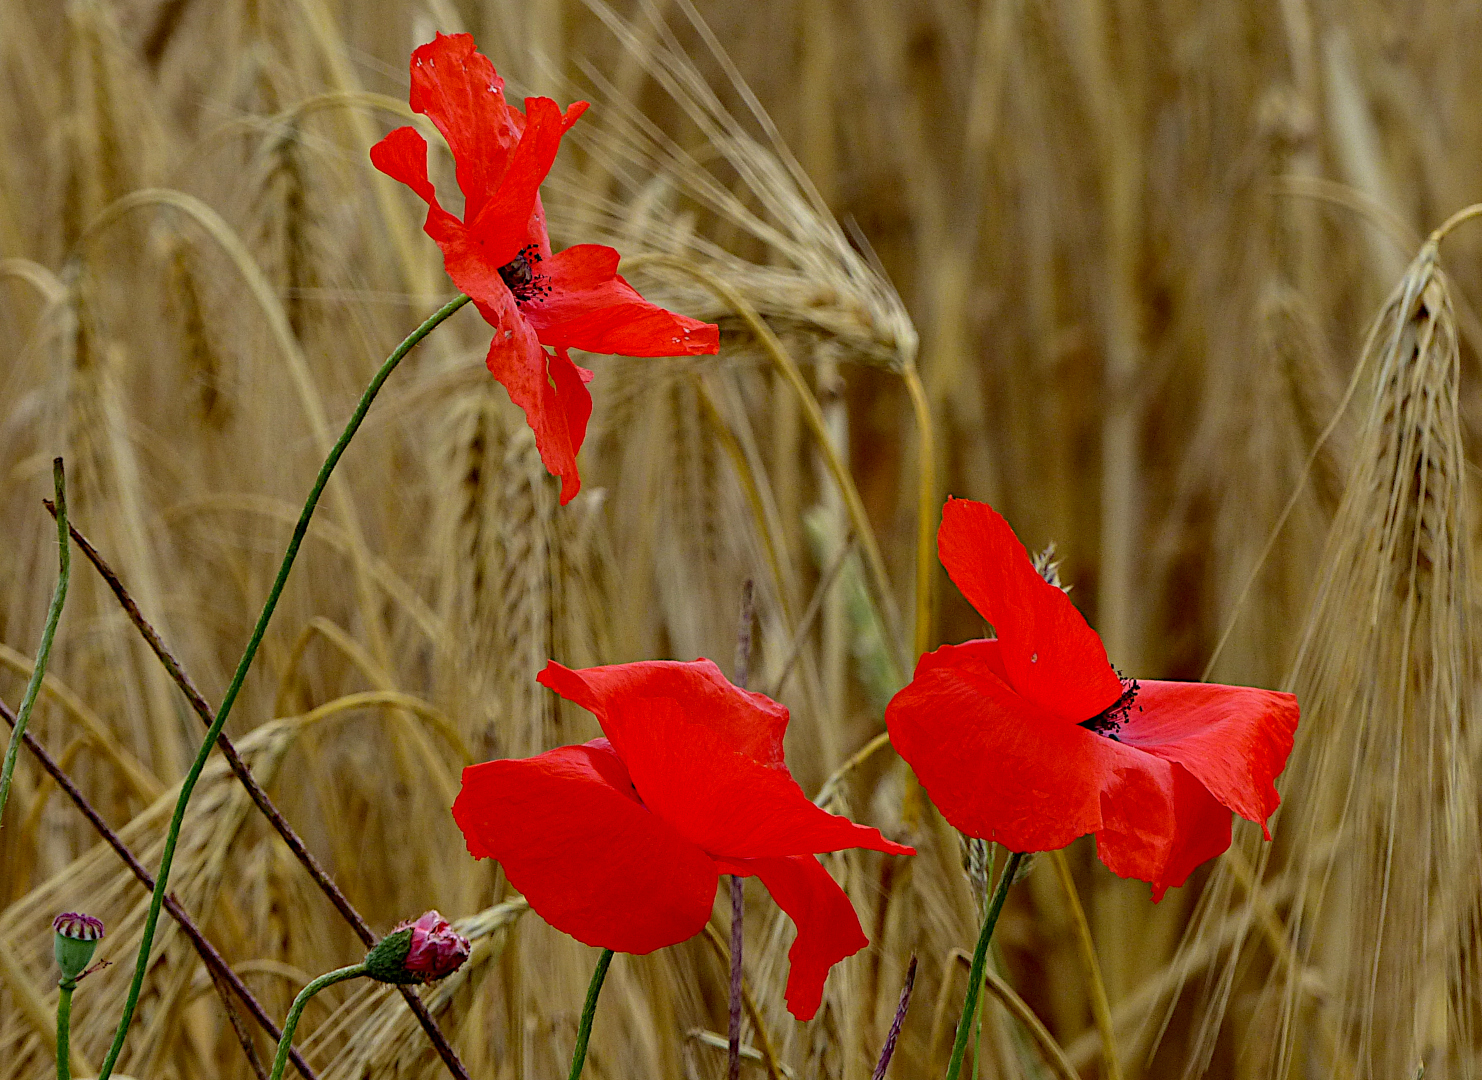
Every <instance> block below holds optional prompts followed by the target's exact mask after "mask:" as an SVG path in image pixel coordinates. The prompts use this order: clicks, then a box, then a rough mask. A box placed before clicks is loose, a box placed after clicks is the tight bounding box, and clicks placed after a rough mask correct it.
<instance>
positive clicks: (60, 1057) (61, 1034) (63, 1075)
mask: <svg viewBox="0 0 1482 1080" xmlns="http://www.w3.org/2000/svg"><path fill="white" fill-rule="evenodd" d="M76 989H77V980H75V979H64V980H62V984H61V989H60V991H59V993H58V994H57V1080H72V1067H71V1061H70V1059H71V1054H72V991H74V990H76Z"/></svg>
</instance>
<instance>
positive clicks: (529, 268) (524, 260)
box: [499, 244, 551, 304]
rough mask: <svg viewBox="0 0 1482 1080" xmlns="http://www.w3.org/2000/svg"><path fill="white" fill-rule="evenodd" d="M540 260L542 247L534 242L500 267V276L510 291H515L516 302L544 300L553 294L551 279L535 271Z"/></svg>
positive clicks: (524, 302) (526, 302)
mask: <svg viewBox="0 0 1482 1080" xmlns="http://www.w3.org/2000/svg"><path fill="white" fill-rule="evenodd" d="M538 262H540V249H539V248H538V247H536V246H535V245H534V244H526V245H525V246H524V247H523V248H521V249H520V253H519V254H518V255H516V256H515V257H514V258H513V259H511V260H510V261H509V262H507V263H505V264H504V265H503V266H501V267H500V268H499V276H500V277H501V278H503V279H504V283H505V284H506V285H507V286H509V291H510V292H512V293H514V297H515V302H516V303H520V304H528V303H530V302H531V301H532V300H544V299H545V298H546V297H547V296H549V295H550V294H551V286H550V279H549V278H548V277H546V275H544V274H537V273H536V272H535V264H536V263H538Z"/></svg>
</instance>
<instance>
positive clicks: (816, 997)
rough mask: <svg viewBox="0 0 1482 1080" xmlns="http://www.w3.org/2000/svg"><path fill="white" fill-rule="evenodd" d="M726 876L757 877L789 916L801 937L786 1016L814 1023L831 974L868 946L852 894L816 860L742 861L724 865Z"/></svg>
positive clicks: (792, 953) (792, 955) (791, 954)
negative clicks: (839, 965)
mask: <svg viewBox="0 0 1482 1080" xmlns="http://www.w3.org/2000/svg"><path fill="white" fill-rule="evenodd" d="M721 870H722V871H723V872H724V873H728V874H740V875H743V876H752V875H755V876H756V877H759V878H761V879H762V884H763V885H765V886H766V887H767V891H768V892H769V893H771V894H772V899H774V900H776V901H777V906H778V907H780V908H781V909H782V910H783V911H785V912H787V914H788V916H789V917H790V918H791V919H792V921H793V924H794V925H795V926H796V927H797V928H798V936H797V938H796V939H795V940H794V941H793V943H792V948H790V949H788V950H787V960H788V964H789V969H788V973H787V989H786V991H784V994H783V996H784V997H785V998H786V999H787V1011H788V1012H790V1013H792V1014H793V1015H794V1016H795V1017H797V1018H798V1019H799V1020H812V1019H813V1017H814V1015H815V1014H816V1013H817V1012H818V1005H819V1002H821V1001H822V1000H823V984H824V981H825V980H826V979H827V978H828V973H829V969H830V968H832V967H833V966H834V965H835V964H837V963H838V962H839V961H840V960H843V959H844V958H845V957H848V956H853V955H854V954H855V953H857V952H859V950H860V949H863V948H864V947H865V946H866V945H868V944H869V943H870V941H869V938H867V937H865V934H864V931H863V930H862V929H860V925H859V916H858V915H856V914H855V912H854V905H853V904H851V903H850V902H849V897H848V895H847V894H846V893H845V892H844V890H843V889H841V888H839V885H838V883H837V882H836V881H834V879H833V877H831V876H830V875H829V872H828V871H827V870H825V869H824V868H823V865H822V864H821V863H820V862H819V861H818V859H817V858H815V857H814V856H812V855H797V856H794V857H793V858H790V859H738V860H731V861H727V862H724V863H722V865H721Z"/></svg>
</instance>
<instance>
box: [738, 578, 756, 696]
mask: <svg viewBox="0 0 1482 1080" xmlns="http://www.w3.org/2000/svg"><path fill="white" fill-rule="evenodd" d="M755 621H756V586H755V585H754V584H753V583H752V580H751V578H747V579H746V581H745V583H744V584H743V585H742V586H741V619H740V628H739V629H738V630H737V632H736V679H735V682H736V685H737V686H739V687H741V689H743V690H745V689H746V679H747V676H748V675H749V674H750V672H749V670H748V669H749V668H750V667H751V624H752V623H753V622H755Z"/></svg>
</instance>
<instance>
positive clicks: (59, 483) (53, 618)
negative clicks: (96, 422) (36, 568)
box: [0, 458, 72, 826]
mask: <svg viewBox="0 0 1482 1080" xmlns="http://www.w3.org/2000/svg"><path fill="white" fill-rule="evenodd" d="M51 468H52V482H53V484H54V485H55V488H56V493H57V553H58V558H59V560H60V562H61V568H60V570H59V571H58V573H57V587H56V590H55V591H54V592H53V593H52V595H51V607H50V608H49V609H47V612H46V625H45V626H44V627H43V628H42V631H41V646H40V647H39V648H38V649H37V650H36V663H35V664H34V665H32V667H31V679H30V681H29V682H28V683H26V695H25V697H23V698H21V708H20V712H19V714H18V718H17V720H16V723H15V727H14V728H13V729H12V730H11V732H10V742H9V743H8V744H7V745H6V747H5V764H4V765H3V766H0V826H3V825H4V823H5V804H6V802H7V801H8V800H9V798H10V781H11V777H12V776H13V775H14V773H15V761H16V758H17V757H18V756H19V755H20V752H21V738H22V736H24V735H25V733H26V725H27V724H29V723H30V722H31V710H32V708H34V707H35V705H36V695H37V694H39V693H40V692H41V680H42V679H43V678H45V676H46V664H47V661H48V660H49V659H50V658H51V644H52V641H53V640H55V638H56V636H57V623H58V622H59V621H60V620H61V618H62V605H63V604H65V603H66V602H67V582H68V580H69V579H70V578H71V576H72V549H71V545H70V544H68V542H67V474H66V470H65V469H64V468H63V467H62V459H61V458H56V459H55V460H53V461H52V464H51Z"/></svg>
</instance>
